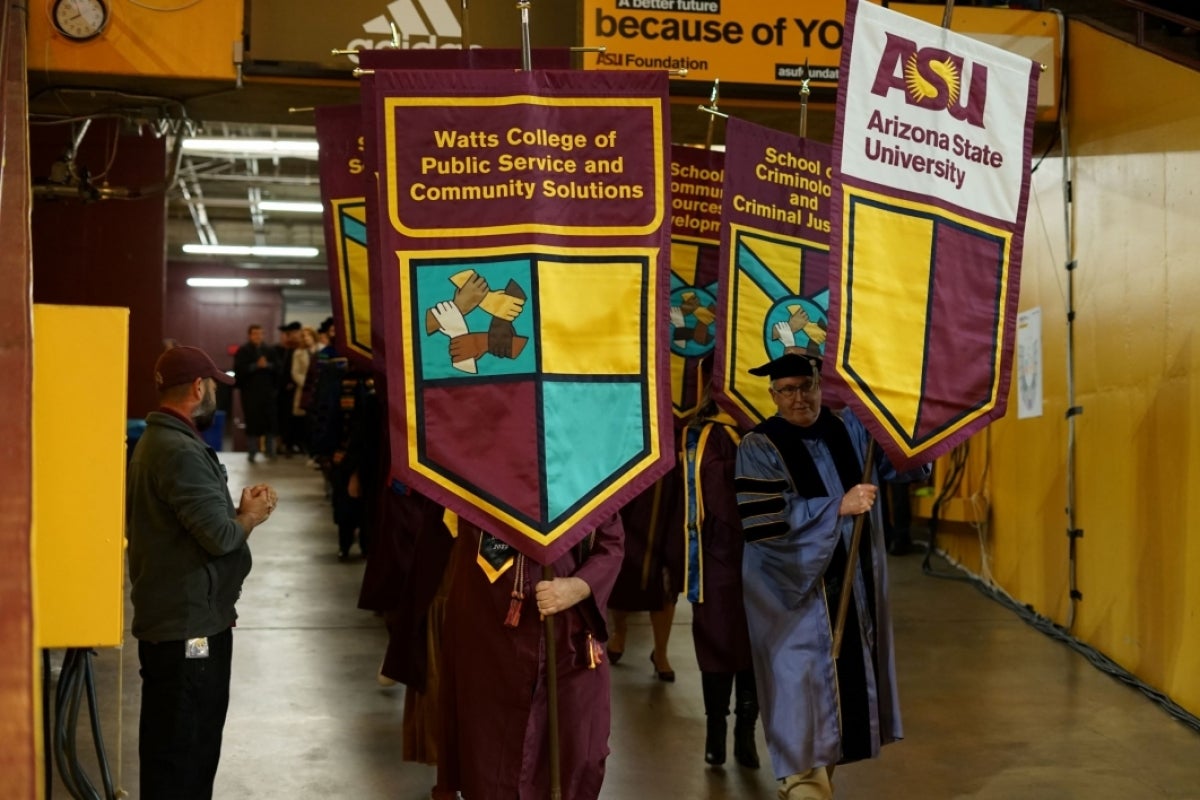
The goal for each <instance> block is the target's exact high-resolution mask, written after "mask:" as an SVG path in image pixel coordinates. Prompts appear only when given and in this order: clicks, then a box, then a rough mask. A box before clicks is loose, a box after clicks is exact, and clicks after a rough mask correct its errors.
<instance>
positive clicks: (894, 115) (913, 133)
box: [841, 2, 1039, 223]
mask: <svg viewBox="0 0 1200 800" xmlns="http://www.w3.org/2000/svg"><path fill="white" fill-rule="evenodd" d="M853 5H854V6H855V7H856V15H855V19H854V27H853V33H854V47H853V50H852V52H851V59H850V69H849V70H843V74H842V80H843V81H844V82H845V97H846V98H847V102H846V104H845V108H844V115H845V116H844V118H843V121H844V124H843V127H842V131H843V135H844V138H843V141H842V142H841V149H842V161H841V169H842V174H843V176H844V177H847V178H859V179H861V180H863V181H867V182H871V183H878V184H884V185H886V186H888V187H889V188H890V189H891V190H893V191H899V192H903V193H911V194H915V195H921V196H924V197H926V198H939V199H941V200H942V201H944V202H946V203H949V204H950V205H952V206H957V207H958V208H959V209H961V210H963V211H967V212H974V213H976V214H980V215H983V216H985V217H989V218H991V219H992V220H994V221H996V222H1002V223H1012V222H1015V221H1016V220H1017V219H1018V218H1019V216H1020V212H1021V189H1022V186H1023V185H1024V181H1023V177H1024V176H1023V174H1022V173H1023V171H1024V170H1025V168H1026V161H1025V158H1024V153H1026V152H1028V150H1029V147H1030V144H1031V141H1028V140H1027V138H1028V139H1031V137H1032V135H1033V126H1032V125H1030V124H1029V122H1030V120H1031V118H1032V114H1033V113H1034V110H1035V108H1034V101H1033V98H1031V97H1030V90H1029V87H1030V81H1031V80H1032V79H1036V76H1037V74H1038V70H1039V67H1038V65H1037V64H1035V63H1034V62H1033V61H1031V60H1030V59H1028V58H1026V57H1024V56H1019V55H1016V54H1015V53H1010V52H1008V51H1007V50H1001V49H999V48H997V47H993V46H991V45H987V44H983V43H982V42H979V41H977V40H975V39H972V38H970V37H967V36H962V35H960V34H956V33H953V32H952V31H949V30H946V29H945V28H941V27H938V26H935V25H930V24H929V23H927V22H922V21H920V20H917V19H913V18H911V17H908V16H905V15H903V14H898V13H896V12H894V11H889V10H887V9H885V8H880V7H879V6H876V5H873V4H871V3H867V2H856V3H854V4H853ZM931 112H938V113H936V114H935V113H931Z"/></svg>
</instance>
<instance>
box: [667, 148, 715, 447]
mask: <svg viewBox="0 0 1200 800" xmlns="http://www.w3.org/2000/svg"><path fill="white" fill-rule="evenodd" d="M724 166H725V155H724V154H723V153H720V152H717V151H712V150H701V149H699V148H696V147H683V146H681V145H675V146H674V147H672V148H671V311H670V314H671V407H672V410H673V411H674V412H675V419H676V422H677V423H681V424H682V423H683V421H684V420H685V419H686V418H687V417H688V416H689V415H690V414H692V413H694V412H695V411H696V408H697V407H698V406H699V404H700V402H701V400H702V398H703V393H704V386H705V382H706V381H707V379H708V376H707V375H706V374H705V372H706V371H707V370H708V369H710V368H711V366H712V364H711V360H710V361H708V362H706V359H708V357H709V356H710V355H711V354H712V351H713V347H714V345H716V342H717V325H716V320H717V274H718V267H717V253H718V250H719V249H720V246H721V184H722V182H723V180H724Z"/></svg>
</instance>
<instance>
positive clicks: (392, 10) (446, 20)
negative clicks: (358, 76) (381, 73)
mask: <svg viewBox="0 0 1200 800" xmlns="http://www.w3.org/2000/svg"><path fill="white" fill-rule="evenodd" d="M393 21H394V22H395V23H396V28H397V29H398V30H399V31H400V47H401V49H404V50H420V49H437V48H448V49H461V48H462V24H461V23H460V22H459V20H458V15H457V14H455V12H454V9H453V8H451V6H450V2H449V0H392V2H391V3H388V5H387V14H380V15H379V16H377V17H374V18H373V19H369V20H367V21H366V22H364V23H363V26H362V27H363V32H364V33H366V34H367V35H368V36H371V37H375V38H363V39H352V40H351V41H350V43H349V44H347V45H346V48H345V49H347V50H374V49H377V48H380V47H391V46H392V27H391V23H392V22H393ZM353 60H355V61H357V59H353Z"/></svg>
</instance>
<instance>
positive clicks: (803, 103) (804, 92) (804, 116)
mask: <svg viewBox="0 0 1200 800" xmlns="http://www.w3.org/2000/svg"><path fill="white" fill-rule="evenodd" d="M803 74H804V77H803V78H801V79H800V138H801V139H803V138H805V137H807V136H808V95H809V94H810V93H811V92H812V90H811V89H809V88H808V59H807V58H806V59H804V73H803Z"/></svg>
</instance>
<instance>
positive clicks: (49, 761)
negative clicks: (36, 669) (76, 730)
mask: <svg viewBox="0 0 1200 800" xmlns="http://www.w3.org/2000/svg"><path fill="white" fill-rule="evenodd" d="M50 708H51V705H50V651H49V650H48V649H46V648H44V647H43V648H42V773H43V774H44V775H45V776H46V780H45V784H46V800H51V799H52V798H53V796H54V781H53V780H51V778H52V776H53V775H54V739H53V736H52V735H51V734H52V732H53V730H54V726H53V725H51V724H50V720H51V719H52V717H51V716H50Z"/></svg>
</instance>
